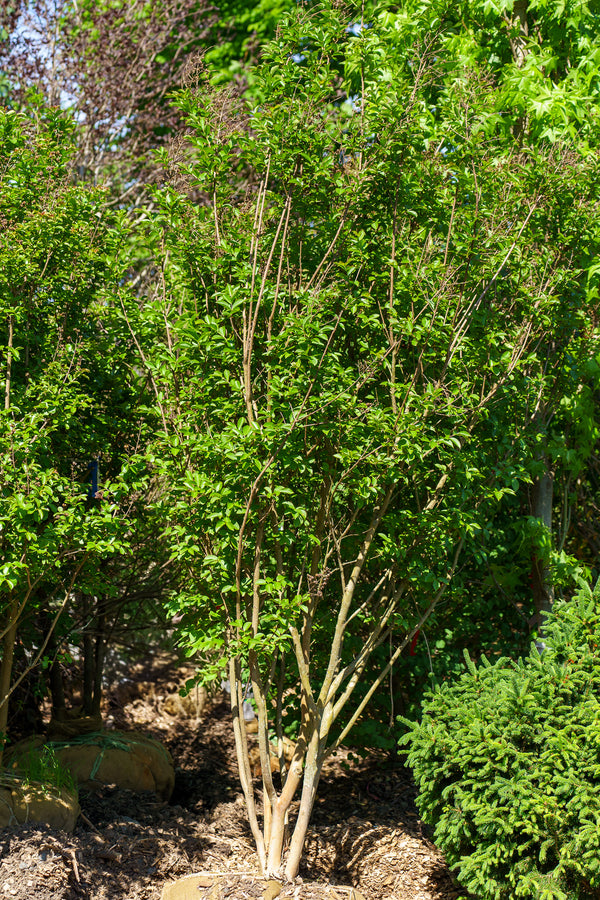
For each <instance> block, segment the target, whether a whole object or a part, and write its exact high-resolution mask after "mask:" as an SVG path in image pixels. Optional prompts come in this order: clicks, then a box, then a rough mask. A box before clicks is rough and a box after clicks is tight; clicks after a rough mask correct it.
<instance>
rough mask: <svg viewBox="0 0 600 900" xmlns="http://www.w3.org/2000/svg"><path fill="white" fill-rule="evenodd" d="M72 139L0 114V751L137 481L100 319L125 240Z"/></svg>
mask: <svg viewBox="0 0 600 900" xmlns="http://www.w3.org/2000/svg"><path fill="white" fill-rule="evenodd" d="M72 132H73V125H72V123H70V122H69V121H68V120H67V119H66V118H65V117H64V116H62V115H61V114H60V113H59V112H57V111H45V110H44V109H42V108H40V107H32V108H31V109H30V114H29V116H25V115H23V114H19V113H16V112H14V111H8V112H7V111H3V112H1V114H0V187H1V190H0V223H1V233H0V346H1V348H2V350H1V366H2V403H1V409H0V547H1V551H0V552H1V565H0V623H1V624H0V636H1V641H2V644H1V646H2V651H1V652H2V657H1V662H0V738H2V742H3V743H4V739H5V737H6V730H7V729H6V724H7V718H8V707H9V702H10V697H11V695H12V694H13V693H14V691H15V689H16V688H18V686H19V684H20V683H21V682H22V680H23V678H24V677H25V674H26V672H27V670H31V669H32V668H34V667H36V666H38V664H41V663H42V662H44V661H45V662H46V665H48V666H50V668H51V669H53V668H56V663H57V660H58V659H59V655H60V640H59V637H61V636H62V637H65V635H66V631H65V627H64V623H65V621H67V620H68V619H69V616H70V610H71V609H72V607H73V605H74V604H79V607H80V609H79V611H78V612H73V616H72V617H71V620H72V621H78V622H79V626H80V629H79V630H80V632H81V630H83V631H84V632H85V629H86V628H89V623H90V620H91V619H92V618H93V611H92V609H91V600H90V609H89V610H88V612H87V613H86V612H85V610H83V609H82V603H83V600H82V598H83V597H88V598H94V597H99V596H101V595H102V596H104V597H105V598H106V597H107V596H110V594H111V588H110V583H109V578H108V576H107V572H106V565H107V561H109V560H111V559H114V558H115V557H118V556H119V554H122V553H124V552H125V550H126V549H128V548H129V547H130V543H131V534H132V528H133V526H132V522H133V523H134V522H135V517H134V516H132V515H131V510H132V508H134V498H135V494H134V492H135V491H136V490H138V491H139V489H140V485H141V483H142V482H143V475H142V474H141V470H139V469H136V466H135V465H133V464H129V463H128V459H127V457H128V455H129V452H131V454H132V455H133V450H134V449H135V447H134V445H135V441H136V440H137V439H139V434H138V435H137V436H135V435H134V437H133V438H132V439H131V440H130V439H129V437H128V436H126V435H125V434H124V423H125V421H128V425H127V428H128V429H129V428H131V426H132V424H135V415H136V413H135V408H134V400H135V397H134V396H133V395H132V394H131V392H130V390H129V388H128V386H127V383H126V375H127V371H126V369H125V367H124V365H123V359H122V358H121V355H122V353H123V352H125V347H124V346H122V349H121V351H119V345H118V341H117V340H116V338H117V334H116V332H115V329H114V328H113V327H112V325H111V316H110V297H111V293H110V292H111V282H112V281H113V280H114V275H113V270H112V262H111V260H112V258H113V256H114V254H115V252H116V248H117V247H118V245H119V243H120V241H121V228H120V226H119V225H118V222H117V223H112V227H111V223H110V222H109V221H108V219H107V218H106V217H105V216H104V215H103V213H102V200H103V195H102V194H101V192H98V191H91V190H89V189H87V188H85V187H84V186H82V185H76V184H74V183H73V181H72V178H71V169H70V162H71V157H72V152H73V135H72ZM117 446H118V447H119V452H118V453H117V452H115V448H116V447H117ZM98 464H99V465H100V469H101V472H100V477H99V480H96V477H95V475H94V471H93V470H94V469H95V466H96V465H98ZM133 530H135V529H133ZM84 605H85V604H84ZM79 640H80V636H79V635H77V636H76V637H75V638H74V641H75V642H79ZM16 649H17V650H19V652H20V653H21V659H20V660H19V673H18V676H16V675H13V664H14V662H15V651H16ZM51 681H52V678H51ZM53 686H55V682H54V684H53Z"/></svg>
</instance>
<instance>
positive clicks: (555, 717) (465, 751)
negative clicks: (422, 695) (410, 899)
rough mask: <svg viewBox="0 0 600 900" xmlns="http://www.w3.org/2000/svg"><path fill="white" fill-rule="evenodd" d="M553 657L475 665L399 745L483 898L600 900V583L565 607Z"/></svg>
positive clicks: (441, 837)
mask: <svg viewBox="0 0 600 900" xmlns="http://www.w3.org/2000/svg"><path fill="white" fill-rule="evenodd" d="M544 643H545V648H544V650H543V651H542V653H541V654H540V653H539V652H538V650H537V649H536V647H535V646H532V648H531V652H530V654H529V656H528V657H527V658H525V659H520V660H519V661H518V662H514V661H511V660H509V659H500V660H498V661H497V662H496V663H495V664H494V665H491V664H490V663H489V662H488V661H487V660H486V659H485V658H482V660H481V663H480V665H478V666H477V665H475V664H474V663H473V661H472V660H471V659H469V657H468V655H467V654H465V659H466V663H467V671H466V672H464V674H463V675H461V676H460V677H459V679H458V681H456V682H455V683H453V684H442V685H441V686H439V687H437V688H436V689H435V690H434V691H433V692H431V693H430V694H429V695H428V696H427V698H426V701H425V704H424V709H423V716H422V720H421V722H418V723H411V722H409V721H408V720H403V721H404V722H405V724H406V725H408V726H409V731H408V733H407V734H406V735H405V736H404V737H403V738H402V740H401V743H403V744H407V745H408V749H407V750H404V751H403V752H405V753H406V754H407V756H408V762H409V764H410V765H411V766H412V768H413V770H414V774H415V779H416V782H417V786H418V789H419V798H418V806H419V809H420V812H421V815H422V817H423V820H424V821H425V822H427V823H428V824H430V825H431V826H433V828H434V834H435V841H436V843H437V845H438V846H439V847H440V848H441V849H442V850H443V851H444V853H445V854H446V859H447V860H448V863H449V865H450V866H451V867H452V868H453V869H454V870H455V871H456V872H457V875H458V880H459V881H460V883H461V884H462V885H464V887H465V888H467V889H468V890H469V891H470V892H472V893H473V894H474V895H475V896H477V897H479V898H482V900H484V898H485V900H487V898H499V900H500V898H512V897H527V898H538V900H551V898H552V900H559V898H560V900H588V898H600V654H599V651H598V647H599V644H600V580H599V581H598V583H597V585H596V588H595V590H594V591H593V592H592V590H591V588H590V587H589V586H588V585H583V586H582V587H581V589H580V590H579V592H578V593H577V595H576V596H575V597H574V599H573V600H571V601H561V602H557V603H556V604H555V606H554V609H553V611H552V613H551V614H549V615H548V617H547V618H546V620H545V624H544Z"/></svg>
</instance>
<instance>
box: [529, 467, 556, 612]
mask: <svg viewBox="0 0 600 900" xmlns="http://www.w3.org/2000/svg"><path fill="white" fill-rule="evenodd" d="M544 464H545V469H546V470H545V472H544V474H543V475H540V477H539V478H537V479H536V481H535V482H534V485H533V490H532V492H531V515H532V516H535V518H536V519H539V520H540V522H541V523H542V525H543V526H544V530H545V532H546V538H547V541H545V542H544V543H545V544H546V546H545V547H544V546H541V547H539V548H538V552H537V553H536V554H534V556H533V559H532V561H531V582H532V589H533V600H534V604H535V617H534V622H535V627H536V628H537V629H538V630H540V629H541V627H542V623H543V613H544V612H549V611H550V609H552V604H553V602H554V585H553V583H552V579H551V574H550V565H549V558H548V553H549V549H550V547H551V545H552V500H553V494H554V476H553V474H552V472H551V470H550V468H549V465H548V460H547V459H545V458H544Z"/></svg>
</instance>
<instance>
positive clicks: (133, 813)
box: [0, 664, 461, 900]
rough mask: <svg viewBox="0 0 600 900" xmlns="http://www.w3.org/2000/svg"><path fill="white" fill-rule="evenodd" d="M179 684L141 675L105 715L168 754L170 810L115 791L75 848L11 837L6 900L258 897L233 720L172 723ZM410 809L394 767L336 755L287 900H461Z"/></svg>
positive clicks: (411, 794)
mask: <svg viewBox="0 0 600 900" xmlns="http://www.w3.org/2000/svg"><path fill="white" fill-rule="evenodd" d="M184 680H185V675H184V676H183V677H182V676H181V673H179V674H176V672H175V670H174V669H173V667H172V665H166V664H164V665H162V664H161V666H155V667H154V669H153V670H152V671H149V670H148V668H147V667H146V669H145V670H144V671H142V669H141V668H140V670H139V671H138V672H137V677H136V679H134V681H132V682H131V684H132V685H134V686H135V685H136V684H137V686H138V687H134V689H133V690H132V691H131V692H130V693H131V696H129V697H127V696H125V697H124V692H123V691H122V690H120V691H119V692H115V694H113V702H112V704H111V708H110V709H107V713H108V716H107V722H108V725H109V727H114V728H117V729H122V730H138V731H141V732H143V733H146V734H149V735H151V736H152V737H156V738H158V739H159V740H162V741H163V743H164V744H165V746H166V747H167V748H168V749H169V751H170V752H171V754H172V756H173V758H174V761H175V765H176V767H177V778H176V784H175V792H174V794H173V797H172V798H171V800H170V802H169V803H165V802H164V801H161V800H159V799H157V798H156V797H155V796H154V795H151V794H144V795H139V794H133V793H132V792H130V791H124V790H118V789H116V788H111V787H107V788H105V789H103V790H102V791H100V792H95V793H87V794H84V793H82V794H81V796H80V802H81V808H82V817H81V818H80V820H79V823H78V825H77V828H76V830H75V832H74V833H73V834H72V835H66V834H64V833H62V832H53V831H51V830H50V829H48V828H45V827H42V826H38V825H26V826H22V827H21V828H19V829H14V830H11V829H6V830H5V831H3V832H1V833H0V900H3V898H5V897H6V898H16V900H30V898H32V897H35V898H36V900H79V898H90V900H160V898H161V896H162V892H163V888H164V886H165V885H166V884H170V883H172V882H174V881H175V880H177V879H178V878H182V877H184V876H187V875H191V874H193V873H198V872H202V873H204V875H206V876H210V875H211V874H214V875H215V876H217V875H218V874H221V875H222V874H223V873H228V875H229V882H228V883H229V888H228V889H227V893H226V894H222V896H227V897H230V898H232V900H236V898H237V897H239V898H242V897H244V896H253V895H254V894H255V895H256V896H262V894H261V893H260V891H259V890H258V887H257V888H256V890H255V891H254V894H253V893H252V891H251V890H250V888H249V887H248V885H249V884H250V882H249V881H248V877H249V876H253V878H254V879H255V880H256V883H257V884H258V881H259V876H258V872H257V869H256V859H255V853H254V848H253V843H252V838H251V834H250V830H249V827H248V824H247V821H246V817H245V812H244V804H243V798H242V795H241V790H240V787H239V783H238V779H237V766H236V760H235V752H234V747H233V739H232V733H231V727H230V716H229V710H228V707H227V705H226V704H225V703H224V702H222V701H221V700H220V698H219V699H218V701H213V702H211V703H209V704H207V706H206V708H205V709H204V711H203V712H202V715H201V718H200V720H199V721H196V720H195V719H193V718H191V719H190V718H183V717H178V718H175V717H173V716H171V715H168V714H167V713H166V712H165V711H164V710H163V704H164V700H165V697H166V696H167V695H168V694H169V693H172V692H173V690H174V689H176V687H177V685H178V684H180V683H182V682H183V681H184ZM139 685H142V689H141V690H140V688H139ZM115 698H118V699H115ZM414 799H415V789H414V785H413V782H412V779H411V776H410V772H409V771H407V770H406V769H405V768H403V766H402V765H401V764H400V763H399V762H397V761H396V760H394V759H389V758H387V759H384V758H377V757H373V758H371V759H368V760H366V761H364V762H362V763H361V764H360V765H357V764H355V763H351V764H349V765H348V763H347V761H346V755H345V754H341V755H340V757H338V758H337V759H335V760H333V761H332V763H330V764H329V765H328V767H327V769H326V771H325V772H324V775H323V779H322V781H321V784H320V787H319V797H318V801H317V804H316V807H315V810H314V815H313V819H312V823H311V829H310V833H309V836H308V841H307V848H306V854H305V859H304V864H303V867H302V869H301V872H300V878H299V879H298V881H297V882H296V883H295V884H294V886H293V887H294V890H293V892H292V893H289V890H288V889H287V888H286V891H285V892H284V893H282V894H281V895H280V896H281V897H282V898H283V897H284V896H294V897H297V898H298V900H309V898H311V900H312V898H315V900H316V898H317V897H323V898H324V897H326V896H332V897H333V896H338V897H344V898H346V897H350V896H351V894H350V892H349V889H350V887H354V888H356V889H357V890H358V892H360V894H362V896H363V897H364V898H365V900H454V898H457V897H458V896H459V895H460V893H461V892H460V890H459V889H458V888H457V886H456V884H455V882H454V881H453V879H452V877H451V875H450V873H449V871H448V869H447V867H446V865H445V863H444V860H443V857H442V855H441V853H440V852H439V851H438V850H437V848H436V847H435V846H434V845H433V843H432V842H431V840H430V839H429V837H428V835H427V832H426V830H425V829H424V827H423V825H422V823H421V821H420V819H419V816H418V813H417V810H416V808H415V805H414ZM233 873H239V877H240V878H242V876H244V877H245V879H246V880H245V887H244V888H243V890H242V888H241V887H238V888H237V889H236V888H235V886H233V887H232V884H233V882H231V876H233ZM240 884H241V882H240ZM319 886H321V887H322V888H323V889H322V890H321V892H320V893H319ZM336 887H337V888H338V890H337V892H335V889H336ZM325 888H327V890H325ZM332 891H334V892H335V893H332ZM197 896H198V898H201V896H202V893H201V892H200V891H199V892H198V893H197ZM206 896H209V895H208V894H207V895H206ZM210 896H214V897H217V896H218V895H217V893H213V894H212V895H210Z"/></svg>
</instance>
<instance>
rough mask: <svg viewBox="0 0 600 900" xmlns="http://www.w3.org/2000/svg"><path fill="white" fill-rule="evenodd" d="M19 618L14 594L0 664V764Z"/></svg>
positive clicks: (8, 614)
mask: <svg viewBox="0 0 600 900" xmlns="http://www.w3.org/2000/svg"><path fill="white" fill-rule="evenodd" d="M18 620H19V601H18V599H17V597H16V596H15V595H14V594H13V595H12V597H11V598H10V603H9V607H8V613H7V617H6V625H5V633H4V640H3V642H2V663H1V664H0V766H1V765H2V751H3V749H4V740H5V738H6V725H7V722H8V694H9V691H10V681H11V675H12V666H13V657H14V651H15V641H16V639H17V623H18Z"/></svg>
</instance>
